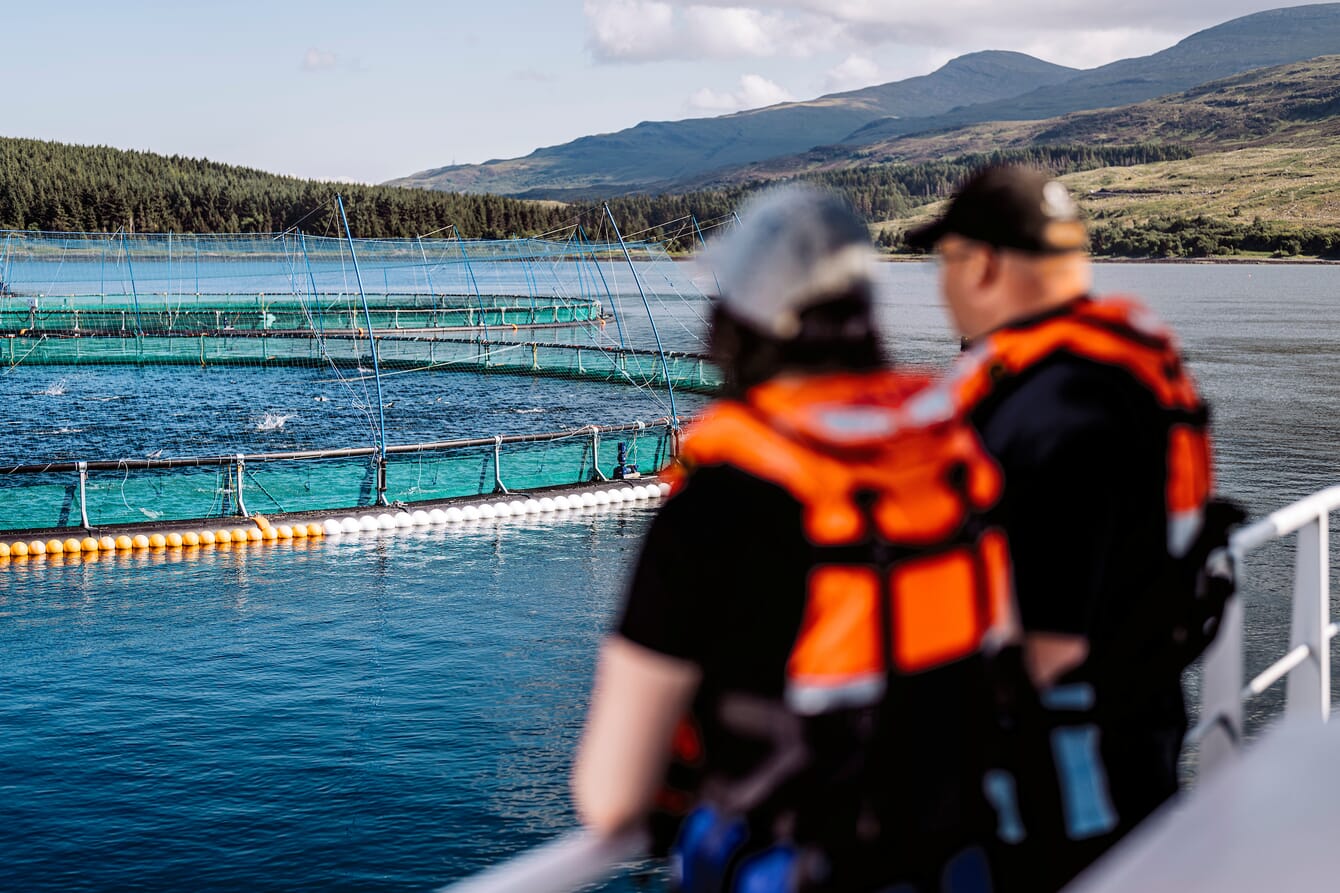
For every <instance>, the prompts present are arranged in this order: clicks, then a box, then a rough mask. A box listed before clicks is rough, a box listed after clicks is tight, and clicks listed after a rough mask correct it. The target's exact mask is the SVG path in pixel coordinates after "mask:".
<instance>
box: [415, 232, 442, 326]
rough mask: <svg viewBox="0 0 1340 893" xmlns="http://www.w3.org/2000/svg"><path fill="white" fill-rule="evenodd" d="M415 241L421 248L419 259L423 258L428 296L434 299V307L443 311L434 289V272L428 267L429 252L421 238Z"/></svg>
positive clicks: (416, 237) (417, 237) (416, 238)
mask: <svg viewBox="0 0 1340 893" xmlns="http://www.w3.org/2000/svg"><path fill="white" fill-rule="evenodd" d="M414 241H415V242H416V243H418V246H419V257H421V258H423V278H424V281H426V282H427V283H428V294H429V295H430V296H431V297H432V298H433V306H434V307H435V308H436V309H439V310H440V309H442V308H441V304H440V303H439V302H438V300H437V290H436V289H434V288H433V271H432V270H431V269H430V268H429V266H428V252H427V251H424V250H423V239H422V238H421V237H419V236H415V237H414Z"/></svg>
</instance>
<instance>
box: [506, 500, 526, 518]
mask: <svg viewBox="0 0 1340 893" xmlns="http://www.w3.org/2000/svg"><path fill="white" fill-rule="evenodd" d="M507 507H508V508H509V509H511V510H512V514H514V515H524V514H525V513H526V511H527V509H526V503H525V502H523V501H522V500H520V499H514V500H512V501H511V502H509V503H507Z"/></svg>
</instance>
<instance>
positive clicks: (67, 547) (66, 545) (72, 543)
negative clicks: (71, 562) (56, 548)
mask: <svg viewBox="0 0 1340 893" xmlns="http://www.w3.org/2000/svg"><path fill="white" fill-rule="evenodd" d="M61 548H62V549H63V550H64V551H66V552H78V551H79V550H80V549H82V548H84V544H83V543H82V542H81V541H80V540H77V539H75V538H74V537H70V538H69V539H68V540H66V541H65V542H63V543H61Z"/></svg>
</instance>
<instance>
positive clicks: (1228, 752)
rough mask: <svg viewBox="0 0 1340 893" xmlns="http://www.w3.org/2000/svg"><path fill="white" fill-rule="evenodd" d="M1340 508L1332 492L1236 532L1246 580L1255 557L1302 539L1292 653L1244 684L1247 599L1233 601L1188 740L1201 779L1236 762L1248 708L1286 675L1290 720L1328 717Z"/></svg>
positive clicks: (1338, 492) (1207, 666)
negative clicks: (1333, 524) (1333, 550)
mask: <svg viewBox="0 0 1340 893" xmlns="http://www.w3.org/2000/svg"><path fill="white" fill-rule="evenodd" d="M1337 509H1340V486H1333V487H1328V488H1327V489H1325V490H1322V491H1321V492H1319V493H1314V494H1312V495H1311V496H1309V497H1307V498H1306V499H1302V500H1299V501H1298V502H1295V503H1294V504H1293V505H1290V506H1286V507H1285V508H1282V509H1280V510H1279V511H1276V512H1272V513H1271V514H1270V515H1268V516H1267V517H1265V518H1263V519H1262V520H1260V521H1257V522H1256V523H1255V524H1252V525H1251V526H1249V527H1244V528H1242V529H1241V530H1238V531H1237V532H1235V533H1234V534H1233V536H1232V539H1231V540H1230V543H1229V553H1230V557H1231V558H1232V560H1233V562H1234V564H1235V565H1236V568H1237V573H1238V579H1239V582H1241V580H1242V579H1243V578H1244V575H1245V572H1246V568H1247V566H1248V565H1247V562H1246V560H1245V557H1246V555H1247V553H1248V552H1251V551H1252V550H1253V549H1257V548H1259V547H1261V546H1263V545H1265V544H1266V543H1268V542H1270V541H1271V540H1275V539H1279V538H1281V537H1286V536H1290V535H1292V534H1297V549H1298V551H1297V554H1296V556H1295V558H1294V576H1293V620H1292V624H1291V628H1290V633H1289V651H1288V652H1287V653H1286V654H1285V655H1284V656H1283V657H1281V658H1280V659H1279V660H1277V661H1275V662H1274V663H1273V664H1271V665H1270V666H1269V667H1267V668H1266V669H1265V670H1263V671H1262V672H1261V673H1260V674H1258V675H1257V676H1256V677H1255V678H1254V679H1252V680H1251V681H1250V682H1248V683H1246V684H1245V685H1244V684H1243V650H1242V618H1243V609H1242V601H1241V597H1240V596H1235V597H1234V598H1232V599H1231V600H1230V601H1229V604H1228V607H1227V609H1226V611H1225V614H1224V619H1223V621H1222V624H1221V626H1220V629H1219V635H1218V637H1217V638H1216V639H1215V642H1214V644H1213V645H1212V646H1210V648H1209V650H1208V651H1207V652H1206V655H1205V662H1204V667H1203V671H1202V672H1203V675H1202V677H1201V711H1200V722H1198V723H1197V724H1196V727H1195V728H1193V729H1192V730H1191V731H1190V732H1189V733H1188V734H1187V743H1188V744H1199V745H1200V755H1199V762H1198V767H1197V768H1198V769H1199V771H1200V772H1201V773H1213V772H1215V771H1218V770H1219V769H1221V768H1222V767H1223V766H1225V765H1227V764H1228V763H1229V762H1231V761H1232V759H1233V758H1234V756H1235V755H1236V753H1237V751H1238V749H1239V748H1240V747H1241V745H1242V707H1243V704H1244V703H1245V702H1246V701H1248V700H1250V699H1252V698H1254V697H1256V696H1257V695H1259V694H1261V693H1262V692H1264V691H1266V690H1267V689H1268V688H1270V687H1271V686H1272V685H1274V684H1275V683H1276V682H1278V681H1279V680H1280V679H1283V678H1285V677H1286V676H1287V677H1288V683H1287V686H1288V687H1287V688H1286V690H1285V708H1284V709H1285V713H1286V715H1289V716H1306V717H1314V718H1316V719H1317V720H1319V721H1321V722H1326V721H1327V719H1329V717H1330V715H1331V648H1330V642H1331V639H1332V638H1334V637H1335V635H1336V632H1337V631H1338V630H1340V624H1335V623H1332V622H1331V619H1330V609H1331V595H1330V593H1331V585H1330V551H1329V540H1330V535H1329V534H1330V514H1331V512H1333V511H1336V510H1337Z"/></svg>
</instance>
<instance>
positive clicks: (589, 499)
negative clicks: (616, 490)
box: [579, 493, 596, 509]
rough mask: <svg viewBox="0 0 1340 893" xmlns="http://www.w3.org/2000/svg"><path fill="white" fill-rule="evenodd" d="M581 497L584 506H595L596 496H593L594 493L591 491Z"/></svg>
mask: <svg viewBox="0 0 1340 893" xmlns="http://www.w3.org/2000/svg"><path fill="white" fill-rule="evenodd" d="M579 498H580V499H581V501H582V506H583V508H588V509H589V508H591V507H593V506H594V505H595V504H596V498H595V496H593V495H592V494H590V493H583V494H582V495H581V496H580V497H579Z"/></svg>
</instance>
